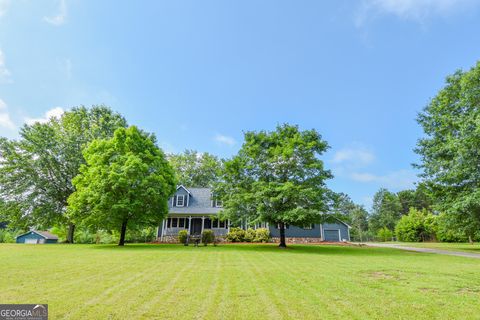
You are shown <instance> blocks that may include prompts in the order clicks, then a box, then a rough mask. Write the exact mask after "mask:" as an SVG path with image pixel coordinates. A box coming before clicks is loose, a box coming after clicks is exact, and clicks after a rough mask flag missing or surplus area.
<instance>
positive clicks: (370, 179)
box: [350, 170, 418, 189]
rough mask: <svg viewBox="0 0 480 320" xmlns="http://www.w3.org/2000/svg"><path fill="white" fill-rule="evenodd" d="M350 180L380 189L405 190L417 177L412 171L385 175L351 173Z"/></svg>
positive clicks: (400, 171)
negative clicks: (370, 184)
mask: <svg viewBox="0 0 480 320" xmlns="http://www.w3.org/2000/svg"><path fill="white" fill-rule="evenodd" d="M350 178H351V179H352V180H354V181H358V182H364V183H377V184H379V185H380V186H381V187H386V188H395V189H407V188H412V187H413V184H414V183H415V182H416V181H418V177H417V175H416V174H415V172H413V171H412V170H398V171H393V172H390V173H388V174H385V175H376V174H373V173H368V172H362V173H358V172H353V173H351V175H350Z"/></svg>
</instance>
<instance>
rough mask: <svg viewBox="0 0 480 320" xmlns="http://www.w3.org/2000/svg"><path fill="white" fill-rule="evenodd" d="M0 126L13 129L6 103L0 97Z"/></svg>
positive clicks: (13, 125)
mask: <svg viewBox="0 0 480 320" xmlns="http://www.w3.org/2000/svg"><path fill="white" fill-rule="evenodd" d="M0 127H4V128H7V129H11V130H14V129H15V124H14V123H13V122H12V120H11V119H10V114H9V113H8V107H7V104H6V103H5V102H4V101H3V100H2V99H0Z"/></svg>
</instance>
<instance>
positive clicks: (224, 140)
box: [214, 134, 236, 146]
mask: <svg viewBox="0 0 480 320" xmlns="http://www.w3.org/2000/svg"><path fill="white" fill-rule="evenodd" d="M214 140H215V141H216V142H218V143H219V144H225V145H228V146H233V145H234V144H235V143H236V141H235V139H234V138H232V137H229V136H225V135H223V134H217V135H216V136H215V138H214Z"/></svg>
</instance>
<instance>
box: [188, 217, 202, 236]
mask: <svg viewBox="0 0 480 320" xmlns="http://www.w3.org/2000/svg"><path fill="white" fill-rule="evenodd" d="M190 234H192V235H200V234H202V218H192V225H191V227H190Z"/></svg>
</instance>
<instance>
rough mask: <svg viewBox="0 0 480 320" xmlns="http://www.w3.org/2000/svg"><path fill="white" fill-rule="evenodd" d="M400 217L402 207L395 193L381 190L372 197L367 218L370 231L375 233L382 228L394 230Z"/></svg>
mask: <svg viewBox="0 0 480 320" xmlns="http://www.w3.org/2000/svg"><path fill="white" fill-rule="evenodd" d="M401 215H402V206H401V204H400V201H399V200H398V197H397V195H396V194H395V193H393V192H390V191H388V190H387V189H384V188H381V189H380V190H379V191H377V193H375V195H374V196H373V205H372V212H371V213H370V217H369V228H370V230H372V231H374V232H377V231H378V230H380V229H382V228H387V229H389V230H390V231H393V230H394V229H395V225H396V223H397V221H398V220H399V219H400V217H401Z"/></svg>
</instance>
